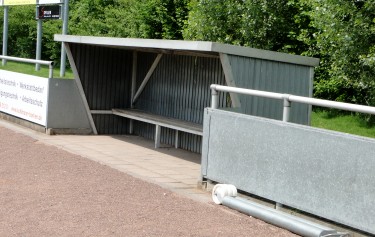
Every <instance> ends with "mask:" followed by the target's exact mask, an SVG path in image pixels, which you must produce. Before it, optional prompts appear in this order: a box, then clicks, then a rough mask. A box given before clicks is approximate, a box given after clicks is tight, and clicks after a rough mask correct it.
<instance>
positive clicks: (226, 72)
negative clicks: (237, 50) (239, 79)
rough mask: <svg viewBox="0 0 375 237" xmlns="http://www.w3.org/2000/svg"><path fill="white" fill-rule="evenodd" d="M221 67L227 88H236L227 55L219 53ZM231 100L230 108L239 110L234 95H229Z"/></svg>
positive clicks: (238, 99) (237, 99) (236, 98)
mask: <svg viewBox="0 0 375 237" xmlns="http://www.w3.org/2000/svg"><path fill="white" fill-rule="evenodd" d="M220 61H221V66H222V67H223V71H224V75H225V82H226V83H227V86H231V87H236V82H235V81H234V77H233V71H232V66H231V65H230V61H229V58H228V55H227V54H223V53H220ZM229 94H230V98H231V100H232V106H233V107H234V108H241V101H240V98H239V96H238V94H236V93H229Z"/></svg>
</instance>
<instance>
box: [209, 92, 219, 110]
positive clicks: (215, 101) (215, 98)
mask: <svg viewBox="0 0 375 237" xmlns="http://www.w3.org/2000/svg"><path fill="white" fill-rule="evenodd" d="M218 107H219V93H218V92H217V90H216V89H214V88H212V87H211V108H212V109H217V108H218Z"/></svg>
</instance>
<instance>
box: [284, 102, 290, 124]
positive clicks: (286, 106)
mask: <svg viewBox="0 0 375 237" xmlns="http://www.w3.org/2000/svg"><path fill="white" fill-rule="evenodd" d="M290 105H291V104H290V100H289V96H288V95H285V97H284V108H283V122H289V118H290Z"/></svg>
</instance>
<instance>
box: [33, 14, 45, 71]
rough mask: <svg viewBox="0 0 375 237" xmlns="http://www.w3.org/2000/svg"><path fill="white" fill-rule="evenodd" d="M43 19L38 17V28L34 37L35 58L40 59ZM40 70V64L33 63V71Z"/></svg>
mask: <svg viewBox="0 0 375 237" xmlns="http://www.w3.org/2000/svg"><path fill="white" fill-rule="evenodd" d="M42 24H43V21H42V20H41V19H38V29H37V38H36V60H41V57H42V35H43V25H42ZM39 70H40V64H39V63H36V64H35V71H39Z"/></svg>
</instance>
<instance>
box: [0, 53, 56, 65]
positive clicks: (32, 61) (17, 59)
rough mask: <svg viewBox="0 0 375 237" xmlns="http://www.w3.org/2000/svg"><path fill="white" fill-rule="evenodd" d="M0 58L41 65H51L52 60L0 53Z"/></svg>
mask: <svg viewBox="0 0 375 237" xmlns="http://www.w3.org/2000/svg"><path fill="white" fill-rule="evenodd" d="M0 59H6V60H9V61H15V62H21V63H31V64H34V63H39V64H41V65H47V66H49V65H53V61H44V60H36V59H28V58H18V57H11V56H4V55H0Z"/></svg>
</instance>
